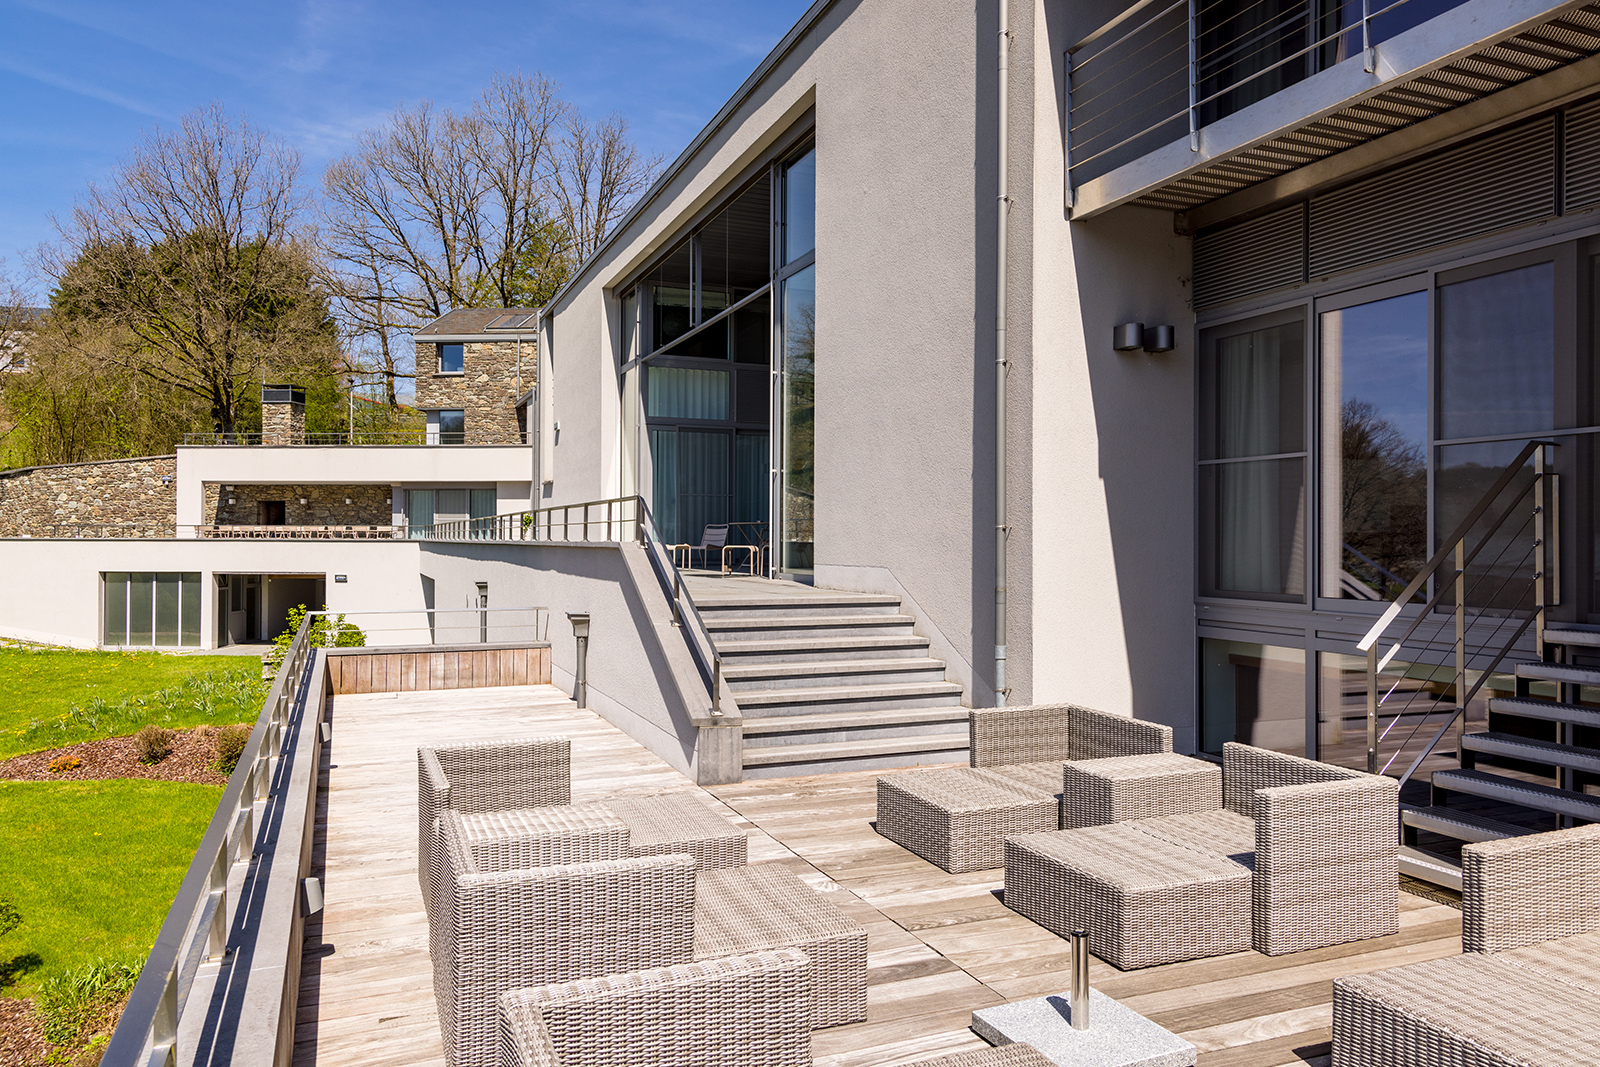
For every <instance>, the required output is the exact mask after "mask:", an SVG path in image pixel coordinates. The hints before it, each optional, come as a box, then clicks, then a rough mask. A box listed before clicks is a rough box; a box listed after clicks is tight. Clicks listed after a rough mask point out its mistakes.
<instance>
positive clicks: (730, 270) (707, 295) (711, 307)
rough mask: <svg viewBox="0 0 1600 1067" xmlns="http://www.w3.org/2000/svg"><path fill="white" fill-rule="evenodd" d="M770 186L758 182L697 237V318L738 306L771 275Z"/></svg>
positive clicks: (763, 180) (716, 216) (766, 181)
mask: <svg viewBox="0 0 1600 1067" xmlns="http://www.w3.org/2000/svg"><path fill="white" fill-rule="evenodd" d="M771 213H772V193H771V182H770V180H769V179H768V178H767V177H766V176H765V175H763V176H762V178H761V180H760V181H758V182H756V183H755V184H754V185H752V186H751V187H750V188H749V189H746V190H745V191H744V192H743V193H741V194H739V196H738V197H737V198H736V199H735V200H734V201H733V202H732V203H731V204H729V205H728V206H727V207H726V208H724V209H723V210H722V211H720V212H719V213H717V214H716V215H715V216H714V217H713V218H712V219H711V221H710V222H708V223H706V225H705V227H704V228H703V229H702V230H701V231H700V307H701V314H700V318H701V320H702V321H704V320H705V319H709V318H710V317H711V316H712V315H714V314H716V313H717V312H718V311H719V310H721V309H723V308H726V307H730V306H732V305H733V304H736V303H738V302H739V301H740V300H743V299H744V298H745V297H747V296H749V295H750V294H751V293H753V292H755V291H756V290H757V289H759V288H761V287H762V286H763V285H766V284H767V279H768V278H770V277H771V274H772V221H771Z"/></svg>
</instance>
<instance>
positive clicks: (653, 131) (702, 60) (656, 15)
mask: <svg viewBox="0 0 1600 1067" xmlns="http://www.w3.org/2000/svg"><path fill="white" fill-rule="evenodd" d="M809 4H810V0H657V2H649V0H604V2H599V0H564V2H555V0H524V2H522V3H496V4H491V3H483V2H479V0H456V2H453V3H449V4H442V3H433V4H430V3H424V2H420V0H315V2H312V0H278V2H272V3H262V2H259V0H257V2H240V0H162V2H142V3H132V2H128V0H122V2H113V0H0V39H3V40H4V42H5V44H4V46H3V47H0V257H4V259H5V260H6V267H7V269H8V272H9V273H10V274H12V275H13V276H19V275H22V274H24V273H25V271H26V257H27V253H28V252H29V250H31V249H32V248H33V247H34V246H36V245H37V244H39V243H40V242H41V241H49V240H53V239H54V237H55V231H54V229H53V228H52V226H51V223H50V215H51V214H52V213H54V214H57V215H61V216H63V217H64V216H65V215H66V214H67V212H68V211H69V210H70V209H71V207H72V202H73V199H74V197H75V196H76V195H77V194H78V193H79V192H80V191H81V190H82V189H83V188H84V186H85V185H86V184H87V183H88V182H90V181H94V180H97V179H100V178H102V177H104V176H105V175H106V174H107V172H108V171H109V170H110V169H111V168H112V166H113V165H114V164H115V163H116V161H117V160H118V159H119V158H121V157H122V156H124V155H125V154H126V153H127V152H128V150H129V149H130V148H131V147H132V146H133V145H134V144H135V143H137V141H138V139H139V137H140V135H141V134H142V133H143V132H144V131H145V130H148V129H149V128H151V127H153V126H156V125H171V124H172V123H173V122H174V121H175V120H176V119H177V118H178V117H179V116H181V115H183V114H184V113H185V112H186V111H189V110H190V109H192V108H195V107H197V106H199V105H202V104H205V103H208V102H210V101H212V100H220V101H222V103H223V104H225V105H226V106H227V108H228V109H229V110H230V111H231V112H233V113H235V114H243V115H244V116H246V117H248V118H249V119H250V121H251V122H252V123H254V124H256V125H258V126H261V127H263V128H265V129H269V130H272V131H274V132H276V133H277V134H278V135H280V136H281V137H283V138H284V139H285V140H287V141H288V142H289V143H291V144H293V145H295V146H296V147H298V148H299V149H300V150H301V152H302V153H303V155H304V157H305V177H306V180H307V182H308V185H310V186H313V187H314V186H315V185H316V183H317V182H318V181H319V180H320V176H321V172H322V168H323V166H324V165H325V164H326V163H327V162H328V161H330V160H332V159H334V158H336V157H337V156H339V155H340V154H342V153H343V152H344V151H346V150H347V149H348V148H349V146H350V145H351V144H352V142H353V140H354V139H355V137H356V136H357V135H359V134H360V133H361V131H362V130H364V129H366V128H368V127H370V126H373V125H376V124H378V123H379V122H381V121H382V120H383V118H384V116H385V115H386V114H387V113H388V112H390V111H391V110H393V108H394V107H395V106H396V105H398V104H401V103H409V102H413V101H417V100H422V99H431V100H433V101H435V102H436V103H439V104H442V105H449V106H452V107H458V108H460V107H465V106H466V105H468V104H469V103H470V102H471V100H472V99H473V97H474V96H476V95H477V93H478V91H479V90H480V89H481V88H482V87H483V86H484V85H485V84H486V83H487V82H488V80H489V77H490V75H491V74H493V73H494V72H495V71H497V70H505V71H515V70H519V69H520V70H522V71H524V72H527V73H532V72H535V71H542V72H544V73H545V74H548V75H550V76H552V77H554V78H555V79H556V80H557V81H559V82H560V83H561V85H562V87H563V90H564V95H565V96H566V97H567V99H569V100H571V101H572V102H573V103H575V104H577V105H578V106H579V107H581V108H583V109H584V111H585V112H587V113H589V114H591V115H600V114H605V113H609V112H612V111H618V112H621V113H622V114H623V115H625V116H627V118H628V119H629V120H630V122H631V123H632V125H633V133H634V137H635V139H636V140H637V141H638V142H639V144H640V145H641V146H642V147H643V148H644V149H645V150H646V151H647V152H659V153H661V154H662V155H664V156H666V157H667V158H669V159H670V158H671V157H673V156H676V155H677V154H678V152H679V151H680V150H681V149H682V148H683V146H684V145H685V144H687V143H688V141H689V140H690V138H692V137H693V136H694V135H695V133H696V132H698V131H699V129H700V128H701V127H702V126H703V125H704V124H705V123H706V121H707V120H709V119H710V118H711V116H712V115H713V114H715V113H716V110H717V108H719V107H720V106H721V105H722V104H723V102H724V101H725V100H727V98H728V97H729V96H730V95H731V94H732V93H733V91H734V90H735V89H736V88H738V86H739V84H740V82H742V81H743V80H744V79H745V78H746V77H747V76H748V75H749V73H750V72H751V71H752V70H754V69H755V66H756V64H757V63H759V62H760V61H761V58H762V57H763V56H765V55H766V54H767V52H768V51H770V50H771V48H772V46H773V45H775V44H776V43H777V42H778V40H779V39H780V38H781V37H782V36H783V34H784V33H785V32H787V30H788V29H789V28H790V27H791V26H792V25H793V24H794V23H795V21H796V20H797V19H799V17H800V16H801V14H803V13H804V11H805V9H806V8H807V7H808V6H809Z"/></svg>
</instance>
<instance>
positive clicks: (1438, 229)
mask: <svg viewBox="0 0 1600 1067" xmlns="http://www.w3.org/2000/svg"><path fill="white" fill-rule="evenodd" d="M1555 147H1556V145H1555V119H1554V118H1553V117H1552V118H1546V119H1542V120H1540V121H1538V122H1533V123H1529V124H1528V125H1526V126H1519V127H1517V128H1516V129H1514V130H1508V131H1506V132H1505V133H1502V134H1499V135H1497V136H1494V137H1489V138H1485V139H1484V140H1482V141H1477V142H1475V143H1473V144H1470V145H1464V146H1462V147H1461V148H1456V149H1452V150H1451V151H1448V152H1442V153H1440V154H1439V155H1437V156H1433V157H1431V158H1429V159H1425V160H1422V161H1420V162H1417V163H1413V164H1411V165H1410V166H1406V167H1401V168H1400V169H1398V170H1395V171H1391V172H1389V173H1387V174H1381V175H1379V176H1377V177H1375V178H1369V179H1367V180H1366V181H1360V182H1356V183H1355V184H1354V185H1349V186H1346V187H1345V188H1343V189H1340V190H1339V191H1338V192H1334V193H1329V194H1327V195H1326V196H1318V197H1313V198H1312V200H1311V274H1312V276H1313V277H1321V276H1322V275H1325V274H1334V273H1337V272H1338V271H1342V270H1349V269H1350V268H1352V267H1357V266H1361V265H1364V264H1368V263H1376V262H1379V261H1380V260H1385V259H1392V258H1393V257H1395V256H1402V255H1405V254H1406V253H1408V252H1416V251H1420V250H1421V249H1424V248H1429V247H1432V246H1434V245H1441V244H1445V243H1447V242H1449V241H1459V240H1461V239H1462V238H1465V237H1472V236H1475V235H1477V234H1480V233H1488V232H1489V231H1491V230H1499V229H1504V228H1506V227H1508V226H1516V225H1519V224H1521V223H1525V222H1532V221H1533V220H1535V219H1541V218H1546V217H1548V216H1550V215H1553V214H1555V209H1556V203H1555V190H1556V184H1555V177H1556V176H1555V164H1556V151H1555Z"/></svg>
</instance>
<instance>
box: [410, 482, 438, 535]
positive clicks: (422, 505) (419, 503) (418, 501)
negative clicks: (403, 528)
mask: <svg viewBox="0 0 1600 1067" xmlns="http://www.w3.org/2000/svg"><path fill="white" fill-rule="evenodd" d="M406 523H407V526H408V530H409V534H410V536H411V537H421V536H422V535H423V532H424V530H423V528H424V527H427V526H432V525H433V490H432V489H407V490H406Z"/></svg>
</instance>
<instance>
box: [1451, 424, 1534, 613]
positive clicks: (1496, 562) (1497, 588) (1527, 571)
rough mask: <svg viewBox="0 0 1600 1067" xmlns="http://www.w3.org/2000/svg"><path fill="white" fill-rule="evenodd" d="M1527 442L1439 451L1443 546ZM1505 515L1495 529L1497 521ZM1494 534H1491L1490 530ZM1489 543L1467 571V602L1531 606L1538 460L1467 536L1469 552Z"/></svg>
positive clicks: (1529, 464)
mask: <svg viewBox="0 0 1600 1067" xmlns="http://www.w3.org/2000/svg"><path fill="white" fill-rule="evenodd" d="M1523 444H1524V442H1522V441H1495V442H1490V443H1485V444H1474V445H1448V446H1445V447H1443V448H1440V449H1439V450H1438V454H1437V459H1436V460H1435V475H1434V486H1435V487H1434V505H1433V506H1434V509H1435V510H1434V536H1435V537H1436V538H1437V539H1438V545H1437V546H1436V547H1443V546H1444V544H1445V540H1444V539H1445V538H1448V537H1450V536H1451V535H1452V534H1453V533H1454V532H1455V530H1456V528H1457V527H1458V526H1459V525H1460V523H1461V521H1462V520H1463V519H1465V518H1466V517H1467V514H1468V513H1469V512H1470V511H1471V510H1472V508H1473V506H1474V505H1476V504H1477V503H1478V501H1479V500H1481V499H1482V498H1483V496H1484V494H1485V493H1487V492H1488V491H1489V489H1490V488H1491V487H1492V486H1493V485H1494V482H1495V480H1496V479H1497V478H1499V477H1500V475H1501V473H1502V472H1503V471H1504V470H1505V468H1506V465H1507V464H1509V463H1510V462H1511V461H1512V460H1514V459H1516V458H1517V453H1518V452H1520V451H1521V450H1522V447H1523ZM1502 514H1504V515H1506V519H1505V521H1504V522H1501V523H1500V524H1499V526H1498V527H1496V526H1495V525H1494V524H1495V521H1496V520H1497V519H1499V518H1500V516H1501V515H1502ZM1491 530H1493V533H1492V534H1491V533H1490V531H1491ZM1485 536H1487V537H1488V541H1487V543H1484V545H1483V547H1482V548H1480V549H1478V552H1477V555H1476V556H1474V557H1473V560H1472V562H1471V563H1470V564H1469V565H1468V567H1467V579H1466V581H1467V603H1468V604H1470V605H1472V606H1474V607H1494V608H1498V609H1511V608H1514V607H1517V606H1518V605H1520V606H1522V607H1524V608H1531V607H1532V606H1533V602H1534V599H1533V598H1534V591H1533V583H1532V574H1533V460H1532V459H1529V460H1528V461H1526V462H1525V463H1524V464H1523V466H1522V469H1521V470H1519V471H1518V472H1517V473H1516V475H1515V477H1514V479H1513V481H1512V483H1511V485H1510V486H1509V487H1507V488H1506V489H1505V491H1504V492H1502V493H1501V494H1500V496H1499V497H1498V499H1497V500H1496V502H1495V506H1494V507H1492V508H1490V509H1489V511H1488V513H1487V514H1485V515H1484V516H1483V518H1481V519H1479V520H1478V522H1477V523H1476V524H1475V526H1474V527H1473V529H1472V530H1471V531H1469V532H1468V534H1467V536H1466V541H1467V548H1468V550H1469V551H1470V550H1471V549H1472V548H1473V547H1474V546H1475V545H1477V544H1479V543H1480V542H1483V540H1484V538H1485Z"/></svg>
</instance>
